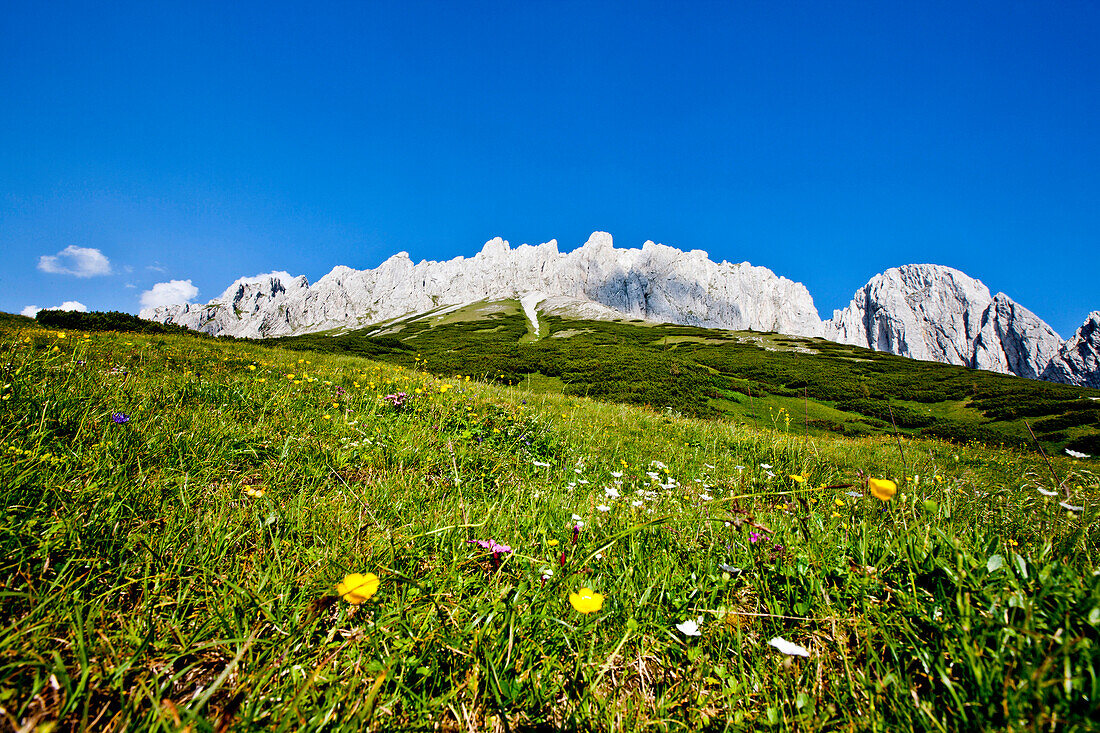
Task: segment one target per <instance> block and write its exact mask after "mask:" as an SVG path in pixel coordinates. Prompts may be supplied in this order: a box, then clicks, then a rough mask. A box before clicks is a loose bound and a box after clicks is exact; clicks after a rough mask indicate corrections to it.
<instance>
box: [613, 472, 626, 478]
mask: <svg viewBox="0 0 1100 733" xmlns="http://www.w3.org/2000/svg"><path fill="white" fill-rule="evenodd" d="M611 477H612V478H622V477H623V472H622V471H612V472H611Z"/></svg>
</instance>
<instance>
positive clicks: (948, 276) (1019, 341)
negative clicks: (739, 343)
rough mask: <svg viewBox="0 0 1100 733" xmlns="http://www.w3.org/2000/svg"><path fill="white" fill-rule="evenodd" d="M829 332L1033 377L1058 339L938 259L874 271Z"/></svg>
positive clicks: (881, 346)
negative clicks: (932, 261)
mask: <svg viewBox="0 0 1100 733" xmlns="http://www.w3.org/2000/svg"><path fill="white" fill-rule="evenodd" d="M825 334H826V338H830V339H832V340H835V341H839V342H841V343H849V344H855V345H859V346H866V347H868V348H871V349H876V350H878V351H889V352H891V353H894V354H900V355H902V356H908V357H912V358H914V359H923V360H926V361H940V362H945V363H948V364H959V365H962V366H969V367H974V368H978V369H988V370H991V371H995V372H1001V373H1005V374H1018V375H1020V376H1026V377H1031V378H1036V377H1038V376H1039V375H1040V374H1041V373H1042V371H1043V369H1044V368H1045V366H1046V364H1047V362H1049V361H1050V359H1051V357H1052V356H1053V355H1054V354H1055V353H1056V352H1057V350H1058V347H1059V346H1060V345H1061V342H1062V339H1061V338H1060V337H1059V336H1058V334H1056V333H1055V332H1054V330H1053V329H1052V328H1051V327H1050V326H1048V325H1047V324H1046V323H1044V322H1043V321H1042V320H1041V319H1040V318H1039V317H1038V316H1036V315H1035V314H1034V313H1032V312H1031V311H1029V310H1027V309H1026V308H1024V307H1023V306H1021V305H1019V304H1018V303H1016V302H1015V301H1013V300H1012V299H1011V298H1009V297H1008V296H1007V295H1005V294H1004V293H998V294H997V296H996V297H992V296H990V294H989V288H987V287H986V286H985V284H984V283H982V282H981V281H980V280H976V279H975V278H972V277H970V276H969V275H966V274H965V273H962V272H960V271H958V270H956V269H954V268H951V267H944V266H943V265H929V264H920V265H904V266H902V267H894V268H890V269H889V270H886V271H885V272H883V273H881V274H879V275H875V276H874V277H872V278H871V280H870V281H869V282H868V283H867V284H866V285H864V286H863V287H862V288H860V289H859V290H858V291H856V294H855V296H854V297H853V299H852V302H851V303H850V304H849V305H848V307H846V308H844V309H843V310H839V311H836V312H834V313H833V317H832V319H830V320H829V321H827V322H826V324H825Z"/></svg>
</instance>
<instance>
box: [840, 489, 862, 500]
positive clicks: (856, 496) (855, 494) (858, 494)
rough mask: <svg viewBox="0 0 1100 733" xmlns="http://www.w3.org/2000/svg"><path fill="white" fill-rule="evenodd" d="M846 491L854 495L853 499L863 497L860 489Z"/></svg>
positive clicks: (851, 495) (849, 494)
mask: <svg viewBox="0 0 1100 733" xmlns="http://www.w3.org/2000/svg"><path fill="white" fill-rule="evenodd" d="M844 493H845V494H847V495H848V496H850V497H852V498H853V499H862V498H863V494H861V493H859V492H858V491H845V492H844Z"/></svg>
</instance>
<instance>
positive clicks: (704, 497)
mask: <svg viewBox="0 0 1100 733" xmlns="http://www.w3.org/2000/svg"><path fill="white" fill-rule="evenodd" d="M699 498H700V499H702V500H703V501H710V500H711V499H713V498H714V497H713V496H711V495H710V494H699Z"/></svg>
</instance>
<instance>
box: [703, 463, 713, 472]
mask: <svg viewBox="0 0 1100 733" xmlns="http://www.w3.org/2000/svg"><path fill="white" fill-rule="evenodd" d="M703 465H704V466H706V467H707V468H709V469H710V470H712V471H713V470H714V466H712V465H710V464H709V463H704V464H703Z"/></svg>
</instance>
